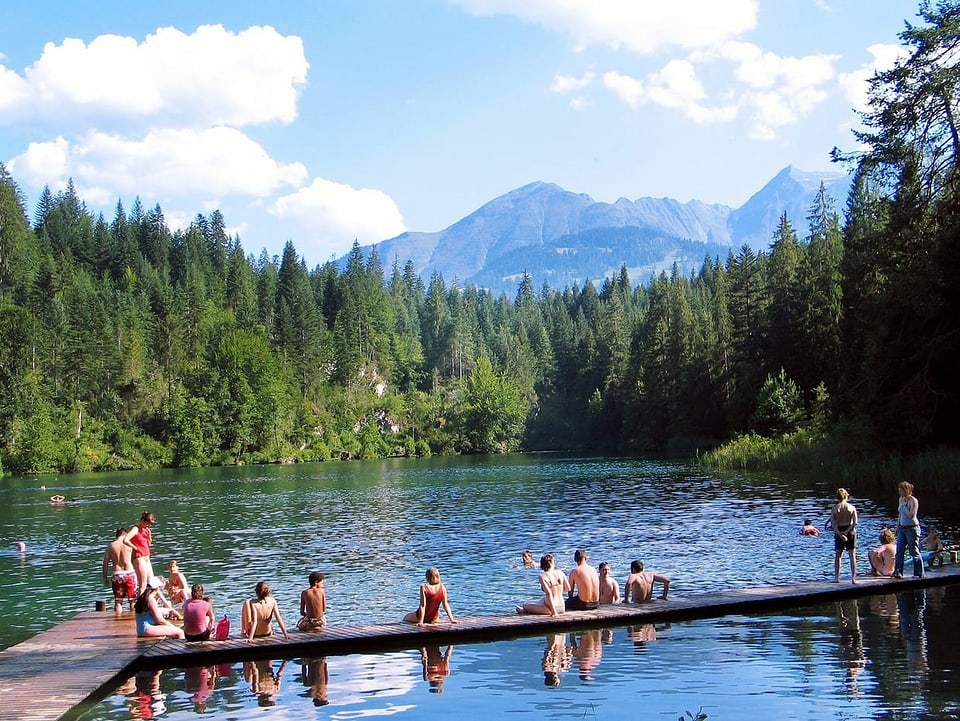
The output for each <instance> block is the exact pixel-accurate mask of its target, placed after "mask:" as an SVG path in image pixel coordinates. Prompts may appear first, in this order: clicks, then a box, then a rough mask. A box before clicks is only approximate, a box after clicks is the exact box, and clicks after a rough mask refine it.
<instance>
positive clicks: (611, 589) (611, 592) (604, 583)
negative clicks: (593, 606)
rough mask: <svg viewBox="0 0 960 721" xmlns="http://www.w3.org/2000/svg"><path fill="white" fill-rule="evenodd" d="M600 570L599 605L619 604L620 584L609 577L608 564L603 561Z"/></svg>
mask: <svg viewBox="0 0 960 721" xmlns="http://www.w3.org/2000/svg"><path fill="white" fill-rule="evenodd" d="M598 568H599V569H600V603H601V604H604V603H620V584H619V583H617V579H615V578H612V577H611V576H610V564H609V563H607V562H606V561H604V562H603V563H601V564H600V566H599V567H598Z"/></svg>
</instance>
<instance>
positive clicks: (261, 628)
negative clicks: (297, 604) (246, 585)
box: [240, 581, 290, 641]
mask: <svg viewBox="0 0 960 721" xmlns="http://www.w3.org/2000/svg"><path fill="white" fill-rule="evenodd" d="M255 593H256V594H257V597H256V598H254V599H251V600H248V601H244V602H243V608H242V609H241V611H240V633H242V634H243V635H244V636H245V637H246V639H247V640H248V641H252V640H253V639H254V638H263V637H265V636H272V635H273V624H272V621H273V619H277V625H278V626H280V630H281V631H282V632H283V637H284V639H288V638H290V636H289V635H288V634H287V626H286V624H285V623H284V622H283V618H282V617H281V616H280V608H279V607H278V606H277V601H276V599H275V598H274V597H273V596H271V595H270V586H269V584H268V583H267V582H266V581H260V582H258V583H257V586H256V588H255Z"/></svg>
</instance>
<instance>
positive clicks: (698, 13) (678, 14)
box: [450, 0, 759, 54]
mask: <svg viewBox="0 0 960 721" xmlns="http://www.w3.org/2000/svg"><path fill="white" fill-rule="evenodd" d="M450 2H452V3H453V4H455V5H460V6H461V7H463V8H464V9H465V10H467V11H468V12H470V13H473V14H475V15H496V14H501V15H513V16H516V17H519V18H521V19H523V20H526V21H528V22H532V23H537V24H539V25H543V26H545V27H548V28H551V29H554V30H559V31H560V32H563V33H565V34H567V35H570V36H571V37H572V38H573V39H574V41H575V42H576V43H577V45H578V46H582V47H586V46H589V45H594V44H602V45H607V46H610V47H614V48H619V47H623V48H625V49H627V50H629V51H631V52H636V53H643V54H648V53H653V52H656V51H657V50H659V49H660V48H663V47H669V46H676V47H682V48H698V47H706V46H711V45H715V44H717V43H720V42H723V41H725V40H728V39H730V38H733V37H738V36H739V35H742V34H743V33H745V32H747V31H748V30H751V29H753V28H754V27H755V25H756V23H757V13H758V8H759V2H758V0H671V1H670V2H663V0H523V2H517V0H450Z"/></svg>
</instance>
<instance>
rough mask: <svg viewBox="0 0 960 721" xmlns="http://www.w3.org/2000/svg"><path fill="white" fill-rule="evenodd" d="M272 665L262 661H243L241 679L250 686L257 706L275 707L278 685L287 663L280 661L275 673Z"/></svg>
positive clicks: (278, 691)
mask: <svg viewBox="0 0 960 721" xmlns="http://www.w3.org/2000/svg"><path fill="white" fill-rule="evenodd" d="M273 664H274V662H273V661H267V660H264V659H260V660H257V661H244V663H243V678H244V679H246V681H247V683H248V684H250V690H251V691H252V692H253V694H254V696H256V697H257V705H258V706H276V705H277V697H278V696H279V694H280V683H281V680H282V679H283V671H284V669H285V668H286V667H287V662H286V661H281V662H280V666H279V668H277V670H276V671H274V667H273Z"/></svg>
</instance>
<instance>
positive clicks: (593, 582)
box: [567, 548, 600, 611]
mask: <svg viewBox="0 0 960 721" xmlns="http://www.w3.org/2000/svg"><path fill="white" fill-rule="evenodd" d="M588 559H589V556H588V555H587V552H586V551H585V550H584V549H582V548H578V549H577V550H576V551H575V552H574V554H573V560H574V561H576V563H577V567H576V568H574V569H573V570H572V571H570V579H569V581H570V597H569V598H568V599H567V608H568V609H570V610H572V611H595V610H596V609H597V607H598V606H599V605H600V575H599V574H598V573H597V569H595V568H594V567H593V566H591V565H590V564H589V563H587V560H588Z"/></svg>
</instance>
